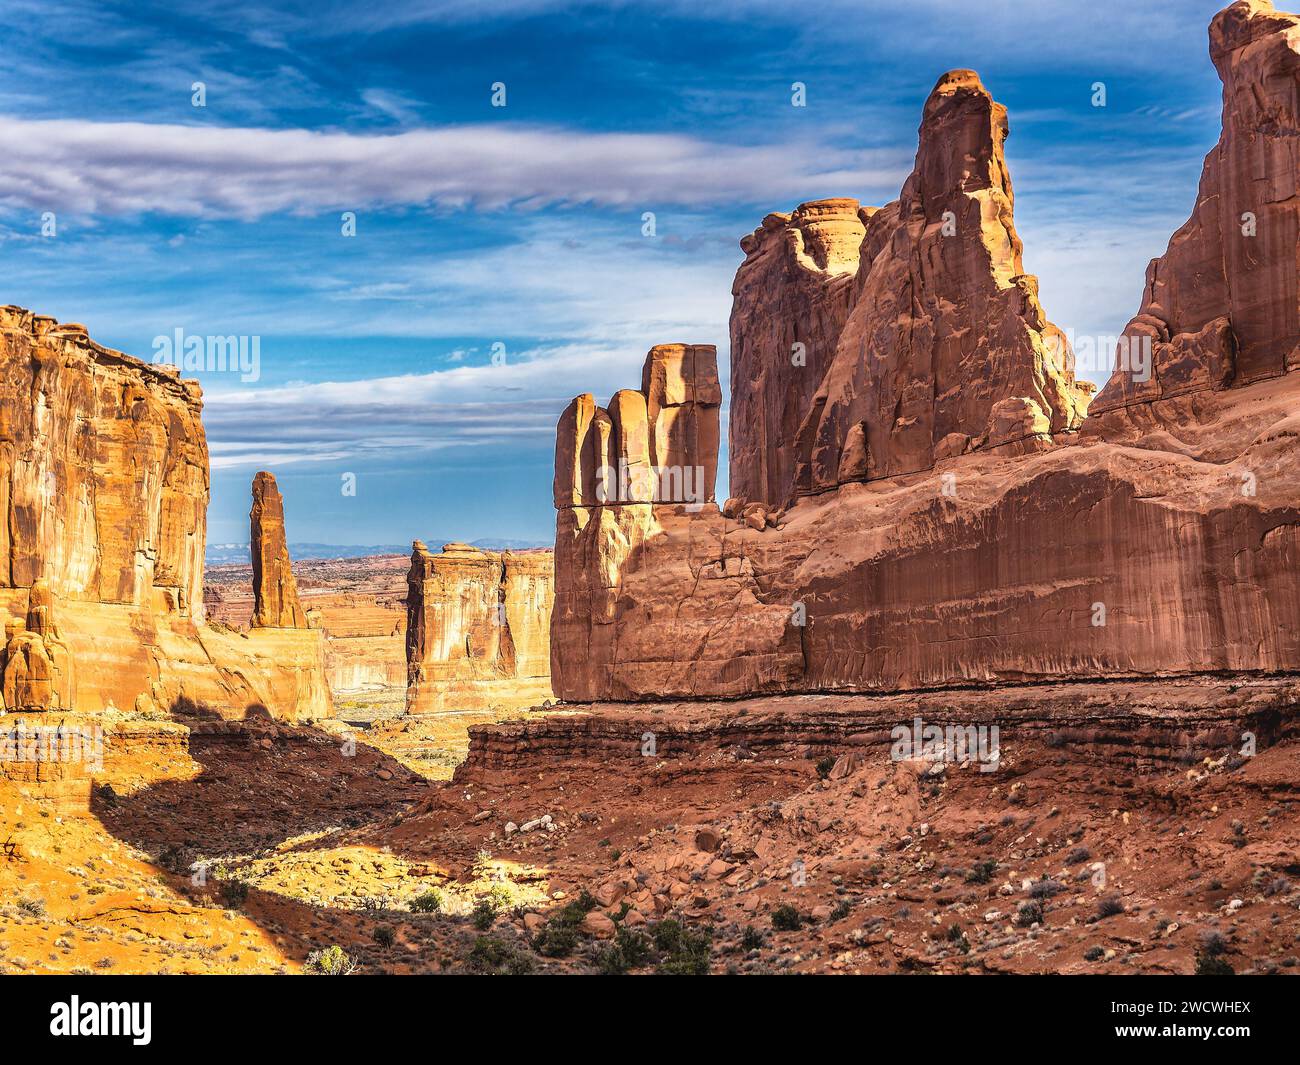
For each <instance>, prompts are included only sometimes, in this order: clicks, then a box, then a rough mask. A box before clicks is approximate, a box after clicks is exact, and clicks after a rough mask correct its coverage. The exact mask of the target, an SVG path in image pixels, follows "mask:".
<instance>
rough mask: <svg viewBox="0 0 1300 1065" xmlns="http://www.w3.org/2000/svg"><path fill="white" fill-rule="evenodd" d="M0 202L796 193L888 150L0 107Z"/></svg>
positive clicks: (725, 197)
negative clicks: (0, 147)
mask: <svg viewBox="0 0 1300 1065" xmlns="http://www.w3.org/2000/svg"><path fill="white" fill-rule="evenodd" d="M0 143H3V144H4V145H5V160H4V166H3V168H0V204H3V205H6V206H8V207H11V208H25V209H28V210H33V211H39V210H56V211H57V210H64V211H73V212H81V213H86V214H110V215H117V214H145V213H156V214H163V215H172V216H196V217H208V218H222V217H228V218H238V219H243V220H253V219H257V218H261V217H263V216H265V215H268V214H273V213H278V212H288V213H295V214H318V213H321V212H323V211H332V210H349V209H362V208H368V207H375V208H395V207H420V206H434V207H461V206H471V205H472V206H475V207H479V208H484V209H494V208H502V207H506V206H509V205H513V206H516V207H521V208H526V209H540V208H543V207H547V206H554V205H557V204H569V205H572V204H594V205H599V206H604V207H631V206H640V205H645V206H647V207H649V206H651V205H660V204H690V205H695V206H698V205H701V204H708V203H720V202H743V203H758V202H767V201H769V200H773V199H775V200H776V201H777V202H784V201H790V200H797V199H798V198H800V196H801V194H804V193H805V192H806V190H807V189H810V188H823V187H828V186H830V187H850V188H860V187H863V186H864V185H868V184H873V183H879V182H880V181H881V180H883V179H885V178H886V177H887V176H889V177H892V176H895V175H896V173H897V172H898V171H899V169H900V166H901V165H902V162H903V160H902V157H901V153H899V152H897V151H893V150H889V151H873V152H855V151H848V150H844V149H830V148H826V147H824V146H818V145H816V144H812V143H809V144H804V145H791V144H783V145H762V146H755V147H749V146H744V145H733V144H722V143H717V142H712V141H707V140H702V139H699V138H695V137H689V136H684V135H674V134H651V133H589V132H581V131H576V130H569V129H561V128H542V127H526V126H520V125H513V124H507V123H505V122H503V123H502V124H500V125H488V124H480V125H464V126H446V127H439V128H433V129H419V130H410V131H406V132H402V133H395V134H389V135H372V134H355V133H343V132H334V133H322V132H315V131H310V130H302V129H283V130H272V129H248V128H230V127H204V126H183V125H164V124H151V123H143V122H91V121H84V120H80V119H75V120H74V119H68V120H63V119H56V120H36V121H31V120H24V119H21V118H14V117H0Z"/></svg>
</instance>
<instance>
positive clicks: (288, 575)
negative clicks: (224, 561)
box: [248, 470, 308, 629]
mask: <svg viewBox="0 0 1300 1065" xmlns="http://www.w3.org/2000/svg"><path fill="white" fill-rule="evenodd" d="M248 521H249V526H250V529H249V538H250V547H251V548H252V552H253V627H254V628H268V629H305V628H307V627H308V626H307V615H306V613H305V612H304V611H303V609H302V606H301V605H300V604H299V603H298V585H297V583H296V582H295V581H294V579H293V569H292V568H291V566H290V564H289V546H288V544H287V543H286V542H285V535H284V500H283V499H282V498H281V497H280V489H279V488H278V487H277V486H276V483H275V477H274V476H272V475H271V474H269V473H267V472H266V471H265V470H263V471H262V472H261V473H259V474H258V475H257V476H256V477H254V478H253V509H252V510H251V511H250V512H249V515H248Z"/></svg>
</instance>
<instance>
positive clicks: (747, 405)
mask: <svg viewBox="0 0 1300 1065" xmlns="http://www.w3.org/2000/svg"><path fill="white" fill-rule="evenodd" d="M1294 24H1295V20H1294V19H1292V18H1291V17H1290V16H1278V15H1276V14H1275V13H1273V12H1272V10H1271V8H1268V7H1267V5H1264V4H1261V3H1258V2H1256V3H1242V4H1237V5H1234V6H1233V7H1232V8H1230V9H1228V11H1226V12H1224V13H1223V14H1221V15H1220V16H1219V17H1217V18H1216V19H1215V23H1214V26H1213V27H1212V29H1211V42H1212V51H1213V53H1214V55H1215V59H1216V63H1218V64H1219V66H1220V70H1221V72H1226V73H1225V133H1224V137H1223V139H1222V141H1221V142H1220V147H1219V148H1218V149H1216V152H1215V153H1212V157H1211V158H1212V161H1213V168H1212V169H1213V170H1214V172H1215V173H1217V174H1220V175H1231V174H1237V175H1249V179H1250V185H1251V188H1252V192H1253V196H1254V198H1255V199H1256V200H1257V201H1258V202H1259V204H1260V210H1261V211H1263V212H1264V214H1263V215H1262V216H1261V217H1267V218H1268V219H1269V224H1270V225H1271V226H1273V227H1274V232H1273V236H1272V237H1270V241H1271V243H1270V244H1269V245H1268V247H1269V248H1270V249H1272V250H1271V251H1270V253H1269V256H1268V257H1267V258H1266V259H1265V260H1262V261H1261V262H1259V263H1255V264H1254V265H1253V266H1252V268H1251V269H1252V271H1253V272H1252V277H1253V279H1254V280H1253V288H1252V289H1251V290H1250V293H1249V294H1248V293H1247V292H1245V291H1244V290H1241V291H1237V290H1236V289H1235V288H1234V286H1235V282H1234V283H1233V284H1227V283H1226V282H1225V283H1224V284H1222V285H1217V284H1216V282H1215V281H1214V277H1215V276H1216V274H1215V271H1219V272H1220V273H1219V274H1218V275H1217V276H1221V277H1224V278H1228V277H1230V276H1232V274H1233V271H1234V269H1235V268H1234V266H1233V262H1232V260H1231V259H1230V258H1229V259H1227V260H1226V261H1223V262H1220V261H1219V260H1217V259H1215V257H1214V253H1213V252H1210V251H1206V250H1205V248H1204V247H1202V248H1200V249H1199V250H1198V248H1197V247H1196V245H1197V242H1198V241H1200V242H1204V241H1207V240H1208V241H1209V242H1210V245H1213V240H1214V239H1217V238H1214V237H1213V235H1212V234H1213V232H1215V230H1214V227H1213V226H1212V225H1211V224H1210V220H1211V219H1212V218H1214V217H1217V215H1215V212H1216V211H1221V210H1224V211H1227V213H1228V214H1231V213H1232V212H1234V211H1237V208H1238V205H1239V202H1240V201H1238V203H1234V204H1231V205H1230V206H1229V207H1224V206H1223V203H1222V194H1218V195H1216V196H1214V197H1211V198H1210V199H1209V200H1208V201H1207V200H1206V199H1205V198H1204V197H1203V199H1202V201H1201V204H1200V205H1199V206H1198V217H1199V216H1204V217H1201V220H1200V221H1199V222H1198V221H1197V220H1196V219H1194V220H1193V222H1194V223H1195V224H1193V223H1189V227H1190V228H1188V227H1185V228H1184V230H1183V231H1180V234H1179V235H1176V236H1175V238H1174V241H1173V242H1172V243H1171V251H1170V253H1169V254H1167V256H1166V257H1165V259H1164V260H1162V261H1160V262H1159V263H1157V265H1156V266H1155V267H1154V268H1153V270H1154V274H1155V276H1156V278H1157V279H1158V280H1159V279H1163V281H1162V284H1163V285H1164V287H1163V288H1161V287H1160V286H1155V287H1152V286H1149V287H1148V300H1147V303H1148V304H1150V305H1151V306H1155V305H1156V303H1155V302H1153V299H1155V300H1157V301H1163V302H1159V306H1160V314H1161V315H1162V316H1163V317H1162V318H1161V321H1164V322H1167V323H1169V329H1170V331H1171V333H1172V334H1173V340H1172V341H1171V343H1172V344H1173V345H1174V347H1177V348H1179V350H1182V348H1183V347H1185V346H1186V344H1187V343H1188V338H1187V336H1184V335H1183V334H1184V332H1185V331H1188V330H1190V331H1192V332H1193V334H1199V333H1201V332H1202V331H1203V329H1204V328H1205V326H1206V323H1207V322H1214V321H1216V320H1217V319H1220V318H1224V319H1226V320H1227V321H1228V322H1229V323H1235V322H1236V321H1237V319H1238V317H1240V318H1241V319H1242V321H1241V324H1240V326H1238V325H1237V324H1232V325H1231V329H1232V330H1233V332H1234V334H1235V333H1236V332H1237V331H1238V329H1240V332H1241V335H1242V336H1243V337H1246V336H1248V337H1249V338H1250V339H1249V342H1248V343H1247V342H1244V341H1243V342H1242V343H1241V345H1240V346H1241V350H1243V351H1246V350H1248V351H1250V352H1251V353H1252V354H1251V355H1250V358H1249V362H1250V365H1251V366H1252V367H1257V368H1260V369H1259V370H1258V371H1256V370H1254V369H1252V370H1251V372H1250V373H1249V374H1248V375H1247V376H1246V377H1245V378H1244V379H1234V380H1236V381H1237V382H1238V383H1239V384H1240V387H1233V388H1230V389H1227V390H1225V391H1202V392H1198V393H1197V394H1196V395H1194V396H1188V395H1183V396H1180V397H1178V398H1170V399H1164V400H1160V401H1158V402H1153V403H1149V404H1146V405H1145V406H1144V407H1143V410H1142V411H1141V412H1135V410H1134V408H1129V409H1128V410H1127V411H1126V412H1125V417H1124V418H1122V419H1121V420H1115V418H1114V417H1113V416H1112V415H1110V414H1106V413H1103V414H1102V416H1099V417H1089V418H1088V420H1087V421H1086V422H1085V421H1083V420H1082V419H1083V414H1084V408H1085V406H1086V402H1087V396H1088V390H1087V388H1086V387H1083V386H1080V385H1079V384H1077V383H1076V382H1074V380H1073V377H1072V373H1071V370H1070V366H1069V356H1068V353H1067V352H1066V351H1065V349H1064V347H1063V344H1062V340H1063V338H1060V336H1059V333H1058V332H1057V331H1056V330H1055V328H1054V327H1053V326H1051V324H1050V323H1049V322H1048V320H1047V319H1046V316H1045V315H1044V313H1043V310H1042V308H1041V306H1040V305H1039V304H1038V300H1037V297H1036V294H1035V285H1034V283H1033V280H1032V279H1031V278H1027V277H1025V276H1024V275H1023V273H1022V268H1021V264H1020V242H1019V239H1018V237H1017V236H1016V234H1015V228H1014V224H1013V221H1012V217H1011V204H1012V198H1011V183H1010V178H1009V176H1008V174H1007V169H1006V162H1005V159H1004V157H1003V154H1002V141H1003V138H1004V137H1005V133H1006V122H1005V113H1004V111H1003V109H1002V108H1001V107H1000V106H998V105H997V104H995V103H994V102H993V101H992V100H991V98H990V97H989V96H988V94H987V92H986V91H985V90H984V88H983V86H982V85H981V84H980V82H979V79H978V78H977V77H976V76H975V75H974V74H972V73H971V72H969V71H956V72H953V73H952V74H950V75H946V76H945V77H944V78H942V79H940V81H939V84H938V85H937V86H936V88H935V91H934V93H933V94H932V95H931V97H930V100H929V101H928V102H927V104H926V108H925V115H924V118H923V121H922V124H921V135H920V146H919V148H918V152H917V164H916V169H915V170H914V172H913V174H912V175H911V177H909V179H908V181H907V183H906V184H905V185H904V188H903V193H902V195H901V196H900V199H899V201H898V202H897V203H896V204H891V205H889V206H887V207H885V208H883V209H881V210H880V211H878V212H875V213H874V214H869V215H866V216H865V230H864V236H863V240H862V251H861V254H860V260H859V266H858V269H857V271H856V273H854V274H853V277H852V285H853V289H854V291H853V295H852V307H851V309H850V310H849V312H848V314H847V316H846V317H845V319H844V324H843V327H842V329H841V331H840V333H839V335H838V336H837V337H834V338H833V339H834V340H835V352H834V355H833V357H832V358H831V360H830V362H829V364H828V365H827V366H826V369H825V377H824V380H823V381H822V382H821V383H820V385H819V386H818V389H817V390H816V392H815V393H814V394H813V395H812V398H811V400H810V401H809V408H808V411H807V412H806V414H805V416H804V417H803V419H802V429H801V431H800V433H799V437H798V443H799V447H800V451H799V453H798V455H797V459H798V461H797V463H796V464H795V465H794V466H793V467H792V466H791V454H790V444H791V441H790V440H789V438H788V436H787V433H788V427H789V424H790V420H791V416H792V415H791V408H790V407H789V406H788V405H787V404H786V402H785V397H778V396H776V395H775V394H774V393H773V394H769V391H770V390H771V389H773V388H791V386H790V372H791V371H787V370H786V369H785V368H784V366H783V365H782V368H781V370H780V371H779V372H776V371H774V370H772V369H771V368H772V367H774V366H776V365H778V363H779V360H780V359H783V358H785V357H786V354H785V345H786V342H787V341H791V342H793V341H792V340H791V337H798V336H808V337H814V336H817V337H821V338H822V344H823V345H825V344H828V343H829V340H830V339H831V337H830V336H829V333H830V332H831V331H833V328H834V322H835V314H836V313H838V311H840V310H842V308H843V304H842V303H835V302H834V301H836V300H847V299H849V296H848V294H847V290H848V282H847V281H846V280H845V278H846V277H847V276H848V273H849V271H848V269H847V268H846V269H845V270H843V271H840V272H839V273H838V274H836V275H835V276H834V277H830V276H826V275H827V273H828V271H826V269H825V266H824V265H823V266H822V267H821V270H822V273H821V275H816V274H812V273H810V268H807V267H804V266H801V267H800V270H801V271H802V272H799V271H795V270H793V269H791V267H790V263H789V259H790V258H791V257H792V256H794V254H795V252H796V251H797V250H798V248H799V244H800V242H801V241H804V240H806V239H807V238H806V236H796V234H795V233H794V232H792V231H791V228H792V227H796V228H800V232H802V226H803V225H805V224H806V223H805V222H800V223H796V222H795V221H794V220H791V221H790V222H785V221H782V220H781V219H779V218H778V219H776V220H774V221H771V222H770V223H765V227H764V230H762V231H760V232H759V233H758V234H756V235H755V236H754V237H753V238H748V239H747V242H746V245H745V250H746V252H747V257H746V262H745V263H744V264H743V265H742V266H741V269H740V272H739V274H738V277H737V283H736V286H735V289H734V292H735V295H736V303H735V309H734V311H733V316H732V335H733V338H738V339H739V341H740V350H739V351H738V353H737V355H736V361H735V362H733V370H736V369H739V370H743V369H744V367H746V366H749V367H751V368H756V367H758V366H759V364H761V363H766V364H767V366H768V369H767V370H766V371H759V372H757V373H752V374H749V375H746V374H745V373H743V372H741V373H736V372H733V377H732V389H733V392H734V399H733V409H737V410H743V411H744V412H745V414H744V416H743V417H741V418H733V421H732V444H731V454H732V483H733V484H735V485H743V486H752V490H753V491H755V492H756V493H757V494H758V498H759V499H760V500H761V502H758V503H751V504H749V505H748V506H745V505H742V504H743V503H744V500H743V499H742V500H739V501H732V502H729V504H728V506H727V507H726V508H725V510H726V514H727V516H724V515H723V514H722V513H720V512H719V511H718V510H717V509H716V508H714V507H712V506H705V507H703V508H702V509H699V510H698V512H694V513H693V512H690V511H687V510H686V509H685V508H683V507H680V506H666V505H658V506H652V505H649V504H633V505H630V506H628V505H624V506H609V505H605V506H596V507H585V508H584V507H578V506H568V507H563V508H562V509H561V510H560V511H559V515H558V517H557V537H556V574H557V587H556V611H555V615H554V620H553V628H552V680H553V683H554V685H555V689H556V692H557V693H558V694H559V695H560V696H561V697H563V698H565V699H569V700H573V701H594V700H602V699H619V700H625V699H645V698H665V697H667V698H673V697H690V698H708V697H714V696H740V695H747V694H753V693H758V692H765V691H836V690H839V691H871V690H906V689H916V688H939V687H945V686H962V685H969V684H972V683H993V682H998V681H1033V680H1053V679H1063V678H1074V677H1089V678H1092V677H1098V676H1132V675H1169V674H1180V673H1196V672H1204V671H1217V670H1263V671H1276V670H1294V669H1297V668H1300V635H1297V634H1298V633H1300V567H1298V566H1297V559H1298V558H1300V463H1298V461H1297V459H1298V457H1300V452H1297V441H1298V440H1300V423H1298V422H1297V417H1296V415H1295V414H1294V410H1295V409H1296V404H1297V402H1298V401H1300V376H1298V375H1294V374H1287V375H1283V376H1281V377H1278V376H1277V374H1278V373H1280V372H1281V368H1284V367H1286V366H1288V365H1289V364H1290V363H1289V362H1288V360H1290V359H1291V353H1292V352H1293V351H1294V349H1295V344H1296V337H1295V329H1294V326H1293V322H1294V319H1295V315H1296V313H1297V310H1296V308H1297V296H1296V288H1295V284H1296V281H1295V265H1296V254H1297V233H1296V228H1295V225H1294V214H1293V212H1294V211H1295V209H1296V208H1295V207H1294V204H1292V203H1291V202H1290V197H1291V193H1290V191H1289V189H1290V183H1292V182H1294V180H1295V174H1296V172H1297V170H1296V166H1295V159H1294V157H1293V155H1292V154H1291V153H1292V152H1293V151H1294V146H1293V145H1292V144H1291V143H1290V141H1292V140H1294V138H1293V137H1290V136H1289V135H1288V133H1287V130H1288V129H1292V128H1294V124H1293V123H1292V124H1291V125H1288V123H1289V122H1291V120H1290V118H1289V117H1288V116H1289V115H1290V114H1292V113H1293V106H1294V101H1295V99H1296V69H1297V66H1296V63H1295V59H1296V56H1297V54H1298V53H1297V48H1300V44H1298V43H1297V42H1298V40H1300V35H1297V34H1296V33H1295V32H1294V30H1293V29H1292V27H1293V26H1294ZM1247 101H1254V106H1255V107H1256V108H1257V110H1252V109H1251V107H1250V106H1248V105H1247ZM1288 108H1291V109H1292V110H1288ZM1241 115H1252V116H1253V117H1251V118H1249V119H1248V120H1246V121H1245V122H1244V123H1243V121H1242V119H1241V118H1240V116H1241ZM1251 123H1253V125H1251ZM1247 126H1249V128H1251V129H1253V130H1254V133H1253V134H1251V135H1246V134H1245V133H1244V130H1245V128H1247ZM1270 138H1272V140H1270ZM1209 170H1210V167H1209V164H1207V173H1208V172H1209ZM1207 180H1210V182H1211V184H1213V183H1215V182H1219V181H1223V180H1225V179H1224V178H1221V177H1219V178H1213V179H1208V178H1207ZM1241 180H1245V179H1244V178H1242V179H1241ZM1202 187H1203V192H1204V190H1205V188H1206V185H1205V183H1203V186H1202ZM838 210H839V212H840V215H841V218H840V225H841V227H843V226H844V225H845V220H844V219H843V217H842V216H843V214H844V210H845V209H844V208H838ZM797 213H798V212H797ZM769 218H771V216H769ZM945 225H946V226H947V232H945ZM1207 233H1208V234H1210V235H1209V236H1207ZM1250 247H1255V248H1261V247H1264V245H1262V244H1256V245H1252V246H1250ZM840 254H841V257H842V255H843V251H842V248H841V253H840ZM1246 254H1252V253H1249V252H1247V253H1246ZM814 262H816V260H815V259H814ZM825 262H830V258H829V256H827V257H826V258H825ZM1207 262H1208V263H1210V265H1211V266H1213V269H1212V270H1211V269H1210V268H1209V267H1208V266H1205V267H1202V266H1197V265H1196V264H1197V263H1202V264H1204V263H1207ZM1270 264H1271V265H1270ZM1153 292H1154V293H1157V296H1156V297H1152V293H1153ZM1180 293H1181V295H1179V294H1180ZM1191 293H1196V296H1195V298H1194V299H1193V298H1192V297H1191V296H1190V295H1189V294H1191ZM830 304H834V306H829V305H830ZM1193 304H1195V307H1196V309H1195V311H1194V312H1193V310H1192V309H1191V307H1192V305H1193ZM1274 304H1276V306H1275V305H1274ZM782 319H783V320H785V321H788V322H791V323H794V324H793V325H791V326H785V325H782V324H779V322H780V320H782ZM787 330H788V331H787ZM1179 337H1182V339H1179ZM1235 343H1236V342H1235V341H1234V344H1235ZM1157 366H1158V367H1159V366H1160V362H1159V360H1158V363H1157ZM1251 381H1253V383H1249V382H1251ZM1121 387H1122V385H1117V384H1116V383H1114V382H1113V383H1112V385H1111V386H1109V387H1108V389H1107V396H1114V395H1115V394H1116V392H1117V391H1118V390H1120V389H1121ZM802 388H803V386H802V385H799V386H798V387H795V388H793V389H792V390H791V394H792V395H802V394H806V392H804V391H802ZM1103 406H1104V405H1103ZM558 454H559V453H558V452H557V455H558ZM792 468H793V471H794V472H793V474H792V475H791V474H789V473H788V472H787V471H789V470H791V469H792ZM562 469H563V470H564V471H567V470H568V467H567V466H564V467H563V468H562ZM788 476H793V478H794V481H795V485H794V489H795V493H796V494H798V493H799V492H801V491H802V492H812V493H814V494H812V495H805V496H804V497H803V498H800V499H798V501H797V502H796V503H795V505H794V506H792V507H791V508H789V509H788V510H783V509H781V508H780V506H779V504H780V503H781V502H782V501H783V500H784V498H785V497H786V495H787V494H789V493H788V492H787V490H786V485H787V481H786V478H787V477H788Z"/></svg>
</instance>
